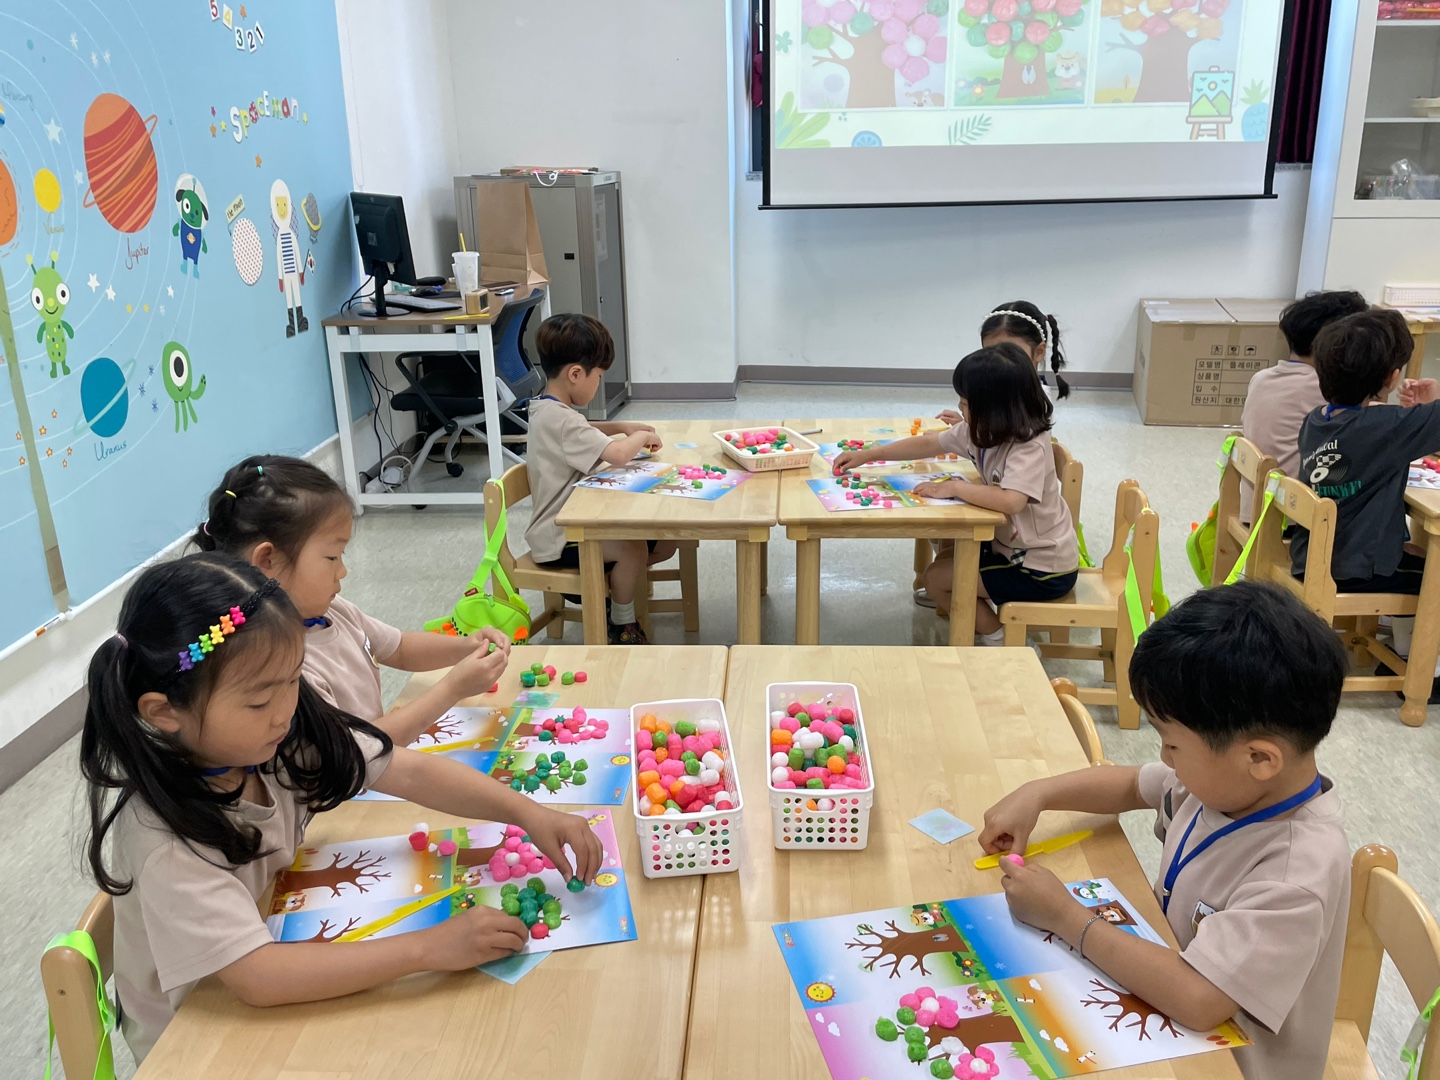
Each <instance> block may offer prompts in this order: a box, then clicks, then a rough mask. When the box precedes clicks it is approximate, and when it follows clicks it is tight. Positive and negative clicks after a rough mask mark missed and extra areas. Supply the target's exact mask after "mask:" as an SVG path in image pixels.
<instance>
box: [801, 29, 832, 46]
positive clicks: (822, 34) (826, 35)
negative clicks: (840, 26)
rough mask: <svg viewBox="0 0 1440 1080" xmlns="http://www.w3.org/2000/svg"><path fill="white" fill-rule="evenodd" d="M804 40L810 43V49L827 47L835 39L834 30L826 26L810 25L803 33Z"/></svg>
mask: <svg viewBox="0 0 1440 1080" xmlns="http://www.w3.org/2000/svg"><path fill="white" fill-rule="evenodd" d="M805 40H806V41H808V42H809V43H810V47H811V48H812V49H828V48H829V47H830V43H831V42H832V41H834V40H835V32H834V31H833V30H831V29H830V28H829V27H828V26H812V27H811V28H810V30H809V32H808V33H807V34H806V35H805Z"/></svg>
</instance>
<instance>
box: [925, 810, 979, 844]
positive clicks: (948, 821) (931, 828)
mask: <svg viewBox="0 0 1440 1080" xmlns="http://www.w3.org/2000/svg"><path fill="white" fill-rule="evenodd" d="M910 824H911V825H914V826H915V828H917V829H919V830H920V831H921V832H923V833H924V834H925V835H926V836H928V837H930V839H931V840H934V841H935V842H936V843H939V844H948V843H950V841H952V840H958V839H960V837H962V836H966V835H968V834H969V833H973V832H974V831H975V827H974V826H973V825H967V824H965V822H963V821H961V820H960V819H959V818H958V817H956V816H955V815H954V814H952V813H950V811H949V810H939V809H936V810H931V811H930V812H929V813H926V814H921V815H920V816H919V817H917V818H911V819H910Z"/></svg>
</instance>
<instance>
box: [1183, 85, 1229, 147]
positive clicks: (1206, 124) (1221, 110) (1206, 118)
mask: <svg viewBox="0 0 1440 1080" xmlns="http://www.w3.org/2000/svg"><path fill="white" fill-rule="evenodd" d="M1234 102H1235V73H1234V72H1233V71H1221V70H1220V69H1219V68H1218V67H1212V68H1210V69H1209V70H1207V71H1197V72H1195V73H1194V74H1193V75H1191V77H1190V115H1189V116H1187V117H1185V122H1186V123H1187V124H1189V125H1190V141H1191V142H1194V141H1196V140H1197V139H1216V140H1219V141H1221V142H1223V141H1224V140H1225V125H1227V124H1228V123H1230V121H1231V120H1232V119H1233V118H1234V115H1233V113H1234Z"/></svg>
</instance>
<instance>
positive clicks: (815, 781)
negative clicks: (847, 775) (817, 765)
mask: <svg viewBox="0 0 1440 1080" xmlns="http://www.w3.org/2000/svg"><path fill="white" fill-rule="evenodd" d="M805 786H806V787H807V788H814V789H817V790H818V789H822V788H824V787H825V781H824V780H821V779H820V778H819V777H818V776H812V777H811V778H810V779H809V780H806V781H805Z"/></svg>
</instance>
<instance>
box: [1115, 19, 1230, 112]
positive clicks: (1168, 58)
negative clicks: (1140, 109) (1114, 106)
mask: <svg viewBox="0 0 1440 1080" xmlns="http://www.w3.org/2000/svg"><path fill="white" fill-rule="evenodd" d="M1229 8H1230V0H1101V4H1100V16H1101V18H1104V19H1117V20H1119V23H1120V28H1121V29H1122V30H1123V31H1126V32H1127V33H1122V34H1121V35H1120V40H1118V41H1108V42H1106V44H1105V47H1106V49H1107V50H1109V51H1113V50H1116V49H1121V50H1130V51H1133V52H1136V53H1139V55H1140V63H1141V71H1140V80H1139V83H1138V85H1137V86H1136V88H1135V96H1134V97H1133V98H1131V99H1130V100H1132V101H1135V102H1153V101H1187V102H1188V101H1189V100H1190V50H1191V49H1192V48H1194V47H1195V45H1196V44H1198V43H1199V42H1201V41H1207V40H1211V41H1213V40H1216V39H1218V38H1220V37H1221V35H1222V34H1223V32H1224V26H1223V23H1222V22H1221V19H1222V17H1223V16H1224V14H1225V12H1226V11H1227V10H1229ZM1136 34H1138V35H1140V36H1139V39H1138V40H1137V39H1136V38H1135V36H1134V35H1136Z"/></svg>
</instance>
